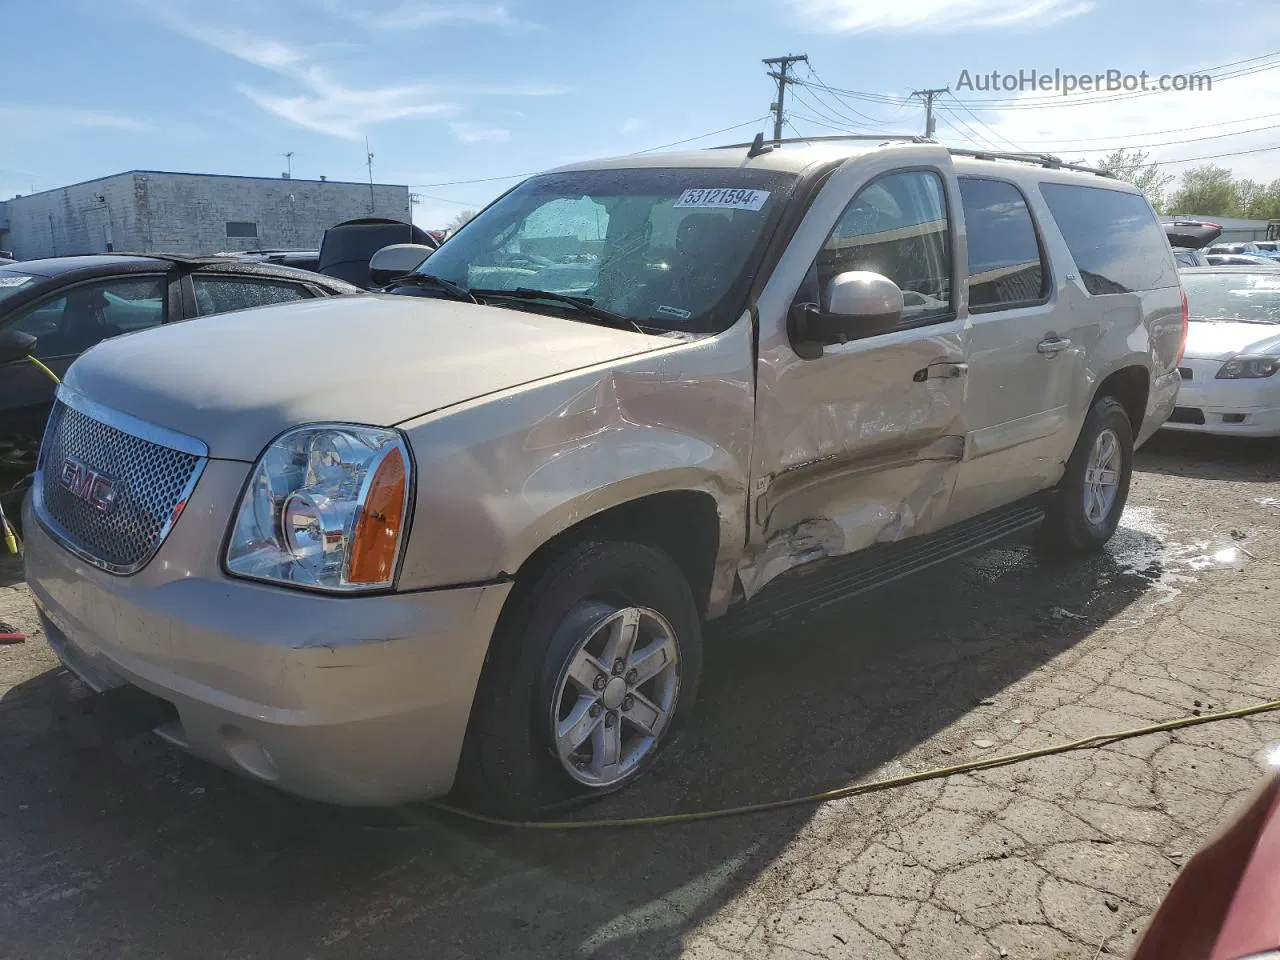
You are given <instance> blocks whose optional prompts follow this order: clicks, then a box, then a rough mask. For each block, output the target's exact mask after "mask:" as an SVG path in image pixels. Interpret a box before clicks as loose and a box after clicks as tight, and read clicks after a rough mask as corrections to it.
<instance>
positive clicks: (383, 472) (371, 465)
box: [227, 424, 412, 592]
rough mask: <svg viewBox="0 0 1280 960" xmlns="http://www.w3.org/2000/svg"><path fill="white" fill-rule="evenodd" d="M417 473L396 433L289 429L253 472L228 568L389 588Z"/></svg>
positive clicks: (319, 584) (324, 583) (259, 576)
mask: <svg viewBox="0 0 1280 960" xmlns="http://www.w3.org/2000/svg"><path fill="white" fill-rule="evenodd" d="M411 469H412V467H411V463H410V459H409V449H408V447H407V446H406V444H405V441H404V437H403V436H402V435H401V434H400V433H399V431H396V430H384V429H381V428H379V427H355V426H347V425H345V424H318V425H312V426H306V427H299V428H298V429H296V430H291V431H289V432H288V433H286V434H285V435H284V436H282V437H280V438H279V439H278V440H276V441H275V442H274V443H273V444H271V446H269V447H267V449H266V451H265V452H264V453H263V454H262V456H261V457H259V458H258V462H257V464H255V465H254V468H253V474H252V476H251V477H250V479H249V485H248V486H247V487H246V488H245V491H244V496H243V497H242V498H241V500H240V509H239V511H238V512H237V514H236V519H235V524H234V526H233V527H232V528H231V540H230V542H229V543H228V544H227V570H228V571H229V572H230V573H233V574H235V575H237V576H241V577H249V578H251V579H254V580H267V581H270V582H272V583H286V584H291V585H295V586H301V587H312V588H319V589H323V590H334V591H341V592H355V591H360V590H378V589H385V588H386V587H389V586H391V585H392V583H393V582H394V580H395V575H396V565H397V562H398V560H399V558H400V544H401V543H402V542H403V540H404V536H405V533H406V530H405V528H406V526H407V523H408V512H409V487H410V484H409V481H410V470H411Z"/></svg>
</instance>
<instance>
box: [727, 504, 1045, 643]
mask: <svg viewBox="0 0 1280 960" xmlns="http://www.w3.org/2000/svg"><path fill="white" fill-rule="evenodd" d="M1042 520H1044V508H1043V506H1042V505H1041V501H1040V500H1039V499H1038V498H1036V499H1031V500H1021V501H1018V502H1017V503H1014V504H1011V505H1010V506H1007V507H1002V508H1000V509H999V510H993V511H991V512H989V513H984V514H981V515H980V516H977V517H973V518H972V519H969V520H965V521H963V522H961V523H958V524H955V525H954V526H952V527H948V528H947V529H946V530H943V531H941V532H939V533H934V534H929V535H927V536H922V537H910V538H908V539H906V540H899V541H898V542H896V543H883V544H876V545H875V546H871V547H868V548H867V549H865V550H859V551H858V552H857V553H852V554H849V555H848V556H845V557H837V558H833V559H830V560H820V561H816V564H815V565H810V564H805V565H804V566H801V567H797V568H795V569H794V570H791V571H788V572H787V573H785V574H783V575H782V576H780V577H779V578H778V579H777V580H774V581H773V582H772V583H770V584H769V585H768V586H766V587H765V588H764V589H763V590H761V591H760V593H759V594H757V595H756V596H755V597H753V598H752V599H751V600H750V601H748V602H747V603H745V604H743V605H742V606H740V607H737V608H736V609H733V610H731V611H730V612H729V613H728V614H727V615H726V616H725V617H724V618H723V619H722V620H720V621H718V622H717V623H716V624H715V626H716V629H717V631H720V630H724V629H729V630H732V631H733V632H744V631H753V630H760V629H767V628H769V627H771V626H773V625H775V624H777V623H779V622H782V621H786V620H791V619H793V618H803V616H804V615H806V614H809V613H812V612H814V611H815V610H820V609H822V608H823V607H828V606H831V605H832V604H836V603H841V602H843V601H845V600H848V599H851V598H852V597H856V596H859V595H860V594H864V593H868V592H869V591H871V590H875V589H877V588H878V587H883V586H885V585H886V584H890V583H893V582H894V581H895V580H901V579H902V578H904V577H909V576H911V575H912V574H914V573H919V572H920V571H922V570H927V569H929V568H930V567H933V566H936V565H937V564H939V563H945V562H946V561H948V560H954V559H956V558H958V557H963V556H965V555H967V554H970V553H974V552H976V551H978V550H982V549H984V548H986V547H990V546H992V545H994V544H997V543H1001V542H1003V541H1006V540H1011V539H1013V538H1014V537H1016V536H1018V535H1019V534H1021V533H1023V532H1025V531H1027V530H1030V529H1031V528H1033V527H1036V526H1038V525H1039V524H1040V522H1041V521H1042Z"/></svg>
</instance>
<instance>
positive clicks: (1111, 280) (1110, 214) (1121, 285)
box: [1040, 183, 1178, 296]
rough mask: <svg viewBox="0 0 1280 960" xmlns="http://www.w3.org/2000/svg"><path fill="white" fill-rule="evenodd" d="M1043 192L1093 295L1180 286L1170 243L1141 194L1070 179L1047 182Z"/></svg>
mask: <svg viewBox="0 0 1280 960" xmlns="http://www.w3.org/2000/svg"><path fill="white" fill-rule="evenodd" d="M1040 193H1041V194H1042V195H1043V196H1044V199H1045V203H1047V204H1048V205H1049V212H1050V213H1052V214H1053V219H1054V220H1055V221H1056V222H1057V224H1058V229H1059V230H1061V231H1062V237H1063V239H1064V240H1066V241H1067V248H1068V249H1069V250H1070V251H1071V256H1072V258H1073V259H1074V260H1075V262H1076V266H1077V267H1078V268H1079V270H1080V280H1081V281H1082V282H1083V283H1084V287H1085V289H1086V290H1088V291H1089V292H1090V293H1091V294H1093V295H1094V296H1099V295H1101V294H1107V293H1130V292H1132V291H1135V290H1152V289H1155V288H1156V287H1172V286H1176V285H1177V283H1178V274H1177V272H1176V270H1175V269H1174V265H1173V260H1172V258H1171V257H1170V255H1169V243H1168V241H1167V240H1165V236H1164V232H1163V230H1162V229H1161V227H1160V224H1159V222H1157V220H1156V216H1155V214H1154V213H1153V212H1152V210H1151V206H1150V205H1149V204H1148V203H1147V201H1146V199H1145V198H1144V197H1143V196H1142V195H1141V194H1137V193H1125V192H1123V191H1120V190H1108V189H1106V188H1104V187H1079V186H1075V185H1074V184H1065V183H1042V184H1040Z"/></svg>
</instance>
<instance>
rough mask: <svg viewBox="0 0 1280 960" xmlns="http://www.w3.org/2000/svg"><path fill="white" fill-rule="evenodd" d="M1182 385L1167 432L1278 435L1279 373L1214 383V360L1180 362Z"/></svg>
mask: <svg viewBox="0 0 1280 960" xmlns="http://www.w3.org/2000/svg"><path fill="white" fill-rule="evenodd" d="M1182 366H1183V368H1184V369H1186V370H1188V371H1189V372H1190V373H1191V379H1190V380H1184V381H1183V382H1182V388H1181V389H1180V390H1179V392H1178V405H1177V407H1176V408H1175V410H1174V415H1173V419H1172V420H1171V421H1169V422H1167V423H1166V424H1165V425H1164V426H1165V428H1166V429H1169V430H1183V431H1187V432H1190V433H1208V434H1214V435H1216V436H1252V437H1277V436H1280V374H1277V375H1276V376H1272V377H1266V378H1263V379H1259V380H1218V379H1216V376H1217V372H1218V370H1219V369H1220V368H1221V367H1222V363H1221V362H1220V361H1217V360H1184V361H1183V363H1182Z"/></svg>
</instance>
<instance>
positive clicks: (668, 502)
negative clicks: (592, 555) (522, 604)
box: [507, 488, 732, 617]
mask: <svg viewBox="0 0 1280 960" xmlns="http://www.w3.org/2000/svg"><path fill="white" fill-rule="evenodd" d="M725 526H726V522H725V518H724V517H723V516H722V512H721V510H720V504H719V501H718V500H717V498H716V497H715V496H714V495H712V494H711V493H710V492H709V491H707V490H705V489H701V490H700V489H688V488H683V489H670V490H663V491H659V492H655V493H649V494H645V495H642V496H638V497H634V498H631V499H627V500H623V501H621V502H618V503H615V504H613V505H612V506H609V507H607V508H605V509H602V510H599V511H596V512H593V513H591V514H590V515H589V516H585V517H583V518H581V519H579V520H577V521H576V522H574V523H571V524H569V525H567V526H564V527H563V528H562V529H560V530H558V531H557V532H556V533H555V534H554V535H552V536H550V537H549V538H547V539H546V540H544V541H543V542H541V543H540V544H539V545H538V546H537V547H536V548H534V549H533V550H532V551H531V552H529V553H528V554H527V555H526V556H525V557H523V559H522V560H521V562H520V563H519V565H518V566H517V567H516V569H515V571H514V573H513V576H514V579H515V581H516V589H515V590H514V591H512V593H513V595H515V594H516V593H518V592H520V591H521V588H522V587H527V586H528V585H529V584H530V583H532V582H533V581H534V580H536V579H537V576H538V574H539V573H540V572H541V571H542V570H544V569H546V567H547V566H548V565H549V564H550V563H552V562H553V561H554V560H555V559H556V558H557V557H559V556H560V555H561V554H563V553H564V552H565V551H566V550H568V549H570V548H571V547H572V546H573V545H574V544H577V543H580V542H582V541H584V540H589V539H614V540H630V541H633V542H636V543H644V544H648V545H650V546H654V547H658V548H659V549H661V550H662V551H664V552H665V553H666V554H668V555H669V556H670V557H671V559H672V560H673V561H674V562H675V564H676V566H678V567H679V568H680V570H681V572H682V573H683V574H684V576H685V579H686V580H687V581H688V582H689V588H690V590H691V592H692V593H693V598H694V602H695V604H696V605H697V608H698V613H699V615H700V616H702V617H706V616H708V613H709V611H714V608H715V607H716V606H717V598H716V596H715V595H716V594H718V593H720V592H723V587H722V586H721V585H720V584H719V583H718V582H717V581H718V579H720V578H718V577H717V572H718V571H719V572H721V578H722V577H723V571H722V568H724V567H725V566H726V564H724V563H722V562H721V561H720V557H721V555H722V553H724V552H725V551H724V550H723V549H722V548H723V547H724V545H725V544H724V539H725ZM513 566H514V564H513ZM729 569H730V570H731V569H732V567H731V565H729ZM511 602H512V601H511V598H508V600H507V603H508V604H510V603H511Z"/></svg>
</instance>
